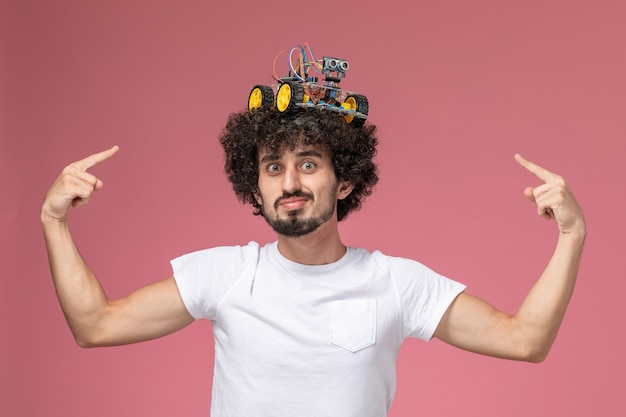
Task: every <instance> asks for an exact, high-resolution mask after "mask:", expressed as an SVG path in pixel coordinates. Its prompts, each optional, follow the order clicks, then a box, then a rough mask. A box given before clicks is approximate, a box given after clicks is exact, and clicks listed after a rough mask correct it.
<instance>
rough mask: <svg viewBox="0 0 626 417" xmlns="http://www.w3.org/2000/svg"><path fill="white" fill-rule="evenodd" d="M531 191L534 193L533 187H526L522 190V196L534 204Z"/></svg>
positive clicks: (533, 196)
mask: <svg viewBox="0 0 626 417" xmlns="http://www.w3.org/2000/svg"><path fill="white" fill-rule="evenodd" d="M533 191H535V189H534V188H533V187H526V188H525V189H524V195H525V196H526V198H527V199H529V200H530V201H532V202H533V203H535V195H534V194H533Z"/></svg>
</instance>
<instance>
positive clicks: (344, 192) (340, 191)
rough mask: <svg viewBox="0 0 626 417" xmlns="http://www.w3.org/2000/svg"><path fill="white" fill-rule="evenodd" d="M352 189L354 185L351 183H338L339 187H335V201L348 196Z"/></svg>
mask: <svg viewBox="0 0 626 417" xmlns="http://www.w3.org/2000/svg"><path fill="white" fill-rule="evenodd" d="M353 189H354V185H353V184H352V183H351V182H349V181H339V186H338V187H337V199H338V200H343V199H344V198H346V197H347V196H349V195H350V193H351V192H352V190H353Z"/></svg>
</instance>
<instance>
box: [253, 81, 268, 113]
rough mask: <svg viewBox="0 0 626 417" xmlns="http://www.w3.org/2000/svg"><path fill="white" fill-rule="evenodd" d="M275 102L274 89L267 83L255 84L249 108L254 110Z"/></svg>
mask: <svg viewBox="0 0 626 417" xmlns="http://www.w3.org/2000/svg"><path fill="white" fill-rule="evenodd" d="M273 103H274V90H272V87H268V86H266V85H255V86H254V87H253V88H252V91H250V96H249V97H248V110H249V111H252V110H255V109H258V108H259V107H263V106H271V105H272V104H273Z"/></svg>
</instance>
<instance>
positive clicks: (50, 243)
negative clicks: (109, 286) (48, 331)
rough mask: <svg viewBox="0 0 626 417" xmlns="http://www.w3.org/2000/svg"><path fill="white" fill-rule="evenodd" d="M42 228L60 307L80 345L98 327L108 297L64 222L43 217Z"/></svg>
mask: <svg viewBox="0 0 626 417" xmlns="http://www.w3.org/2000/svg"><path fill="white" fill-rule="evenodd" d="M42 226H43V231H44V237H45V241H46V246H47V250H48V259H49V262H50V271H51V273H52V278H53V281H54V286H55V289H56V293H57V296H58V298H59V303H60V305H61V308H62V310H63V313H64V315H65V318H66V320H67V323H68V325H69V326H70V329H71V330H72V333H73V334H74V337H75V338H76V340H77V342H78V343H79V344H81V345H82V344H83V341H84V339H86V338H88V337H89V333H90V332H93V330H94V329H95V328H97V327H98V323H99V322H100V320H101V318H102V316H103V314H104V312H105V311H106V308H107V306H108V299H107V296H106V294H105V292H104V290H103V288H102V286H101V285H100V283H99V282H98V280H97V278H96V276H95V274H94V273H93V272H92V271H91V269H90V268H89V266H88V265H87V263H86V262H85V261H84V259H83V258H82V256H81V255H80V253H79V251H78V248H77V247H76V245H75V244H74V241H73V239H72V237H71V234H70V230H69V227H68V225H67V222H66V221H56V220H51V219H47V218H46V216H44V215H42Z"/></svg>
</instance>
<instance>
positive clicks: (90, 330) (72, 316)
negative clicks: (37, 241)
mask: <svg viewBox="0 0 626 417" xmlns="http://www.w3.org/2000/svg"><path fill="white" fill-rule="evenodd" d="M117 151H118V148H117V146H115V147H113V148H111V149H108V150H106V151H103V152H100V153H96V154H93V155H91V156H89V157H87V158H85V159H82V160H80V161H77V162H74V163H72V164H70V165H68V166H67V167H65V169H63V172H62V173H61V175H60V176H59V177H58V178H57V180H56V181H55V182H54V183H53V184H52V186H51V188H50V190H49V191H48V193H47V194H46V198H45V200H44V203H43V205H42V208H41V224H42V226H43V231H44V237H45V241H46V246H47V249H48V259H49V261H50V270H51V272H52V278H53V280H54V285H55V289H56V292H57V296H58V298H59V302H60V304H61V308H62V309H63V313H64V314H65V318H66V320H67V323H68V325H69V327H70V329H71V330H72V333H73V335H74V337H75V339H76V342H77V343H78V344H79V345H80V346H83V347H91V346H105V345H120V344H127V343H134V342H139V341H143V340H148V339H153V338H156V337H159V336H163V335H165V334H168V333H171V332H173V331H176V330H178V329H180V328H182V327H184V326H186V325H187V324H189V323H191V322H192V321H193V318H192V317H191V316H190V315H189V313H188V312H187V310H186V309H185V306H184V304H183V302H182V300H181V298H180V295H179V293H178V288H177V287H176V283H175V282H174V279H173V278H169V279H166V280H163V281H160V282H157V283H155V284H152V285H149V286H146V287H144V288H141V289H139V290H137V291H135V292H134V293H132V294H131V295H129V296H128V297H126V298H123V299H119V300H109V299H108V297H107V296H106V294H105V292H104V290H103V288H102V286H101V285H100V283H99V281H98V279H97V278H96V276H95V274H94V273H93V272H92V271H91V269H90V268H89V266H88V265H87V263H86V262H85V261H84V259H83V258H82V256H81V255H80V253H79V251H78V249H77V247H76V245H75V244H74V241H73V239H72V236H71V234H70V230H69V227H68V212H69V210H70V209H71V208H72V207H77V206H81V205H85V204H87V203H89V200H90V199H91V196H92V194H93V193H94V192H96V191H99V190H101V189H102V187H103V183H102V181H101V180H100V179H98V178H97V177H95V176H94V175H92V174H91V173H89V172H88V171H87V170H88V169H89V168H91V167H93V166H94V165H96V164H98V163H100V162H103V161H105V160H107V159H109V158H110V157H112V156H113V155H115V153H116V152H117Z"/></svg>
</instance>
